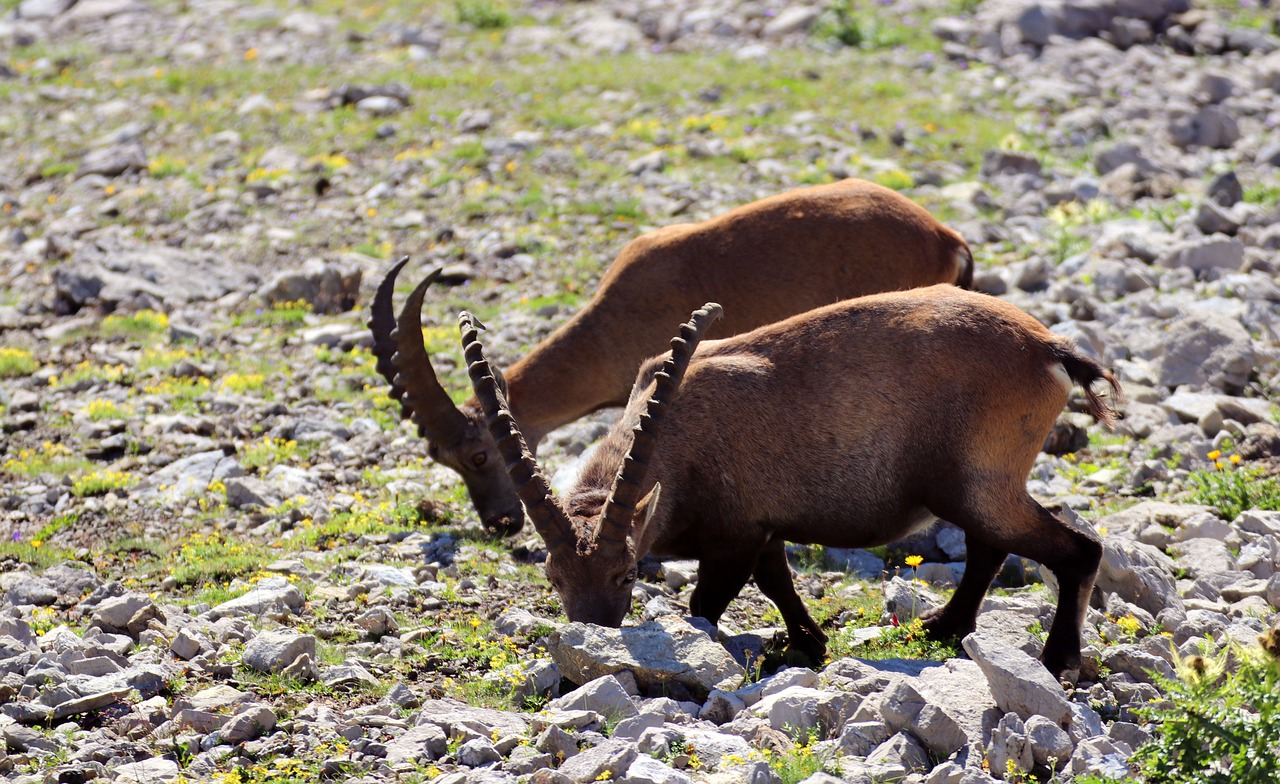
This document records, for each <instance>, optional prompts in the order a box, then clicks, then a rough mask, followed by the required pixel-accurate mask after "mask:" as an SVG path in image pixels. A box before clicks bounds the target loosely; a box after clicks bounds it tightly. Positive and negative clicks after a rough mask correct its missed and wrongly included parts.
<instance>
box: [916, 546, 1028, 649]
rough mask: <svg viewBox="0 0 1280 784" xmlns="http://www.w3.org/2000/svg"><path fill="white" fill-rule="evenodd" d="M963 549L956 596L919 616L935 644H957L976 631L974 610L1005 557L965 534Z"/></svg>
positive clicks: (996, 550) (975, 611)
mask: <svg viewBox="0 0 1280 784" xmlns="http://www.w3.org/2000/svg"><path fill="white" fill-rule="evenodd" d="M965 546H966V549H967V550H968V556H967V558H966V560H965V564H964V575H963V576H962V577H961V578H960V585H959V586H958V587H957V588H956V592H955V593H954V594H952V595H951V601H949V602H947V603H946V605H944V606H942V607H940V608H938V609H937V610H934V611H932V612H928V613H925V614H923V615H922V616H921V618H922V619H923V620H924V628H925V631H927V632H928V633H929V636H930V637H932V638H933V639H935V640H944V641H948V642H950V641H953V640H959V639H960V638H962V637H964V636H965V635H966V634H969V633H970V632H972V631H973V630H974V629H975V628H976V627H977V624H978V608H979V607H981V606H982V599H983V597H985V596H986V595H987V590H988V589H989V588H990V587H991V581H992V580H994V579H995V577H996V574H997V573H998V572H999V571H1000V566H1001V565H1002V564H1004V559H1005V558H1006V557H1007V556H1008V553H1007V552H1005V551H1003V550H1000V549H998V548H996V547H992V546H990V545H988V544H985V543H983V542H980V541H978V540H977V537H975V536H971V535H969V534H966V535H965Z"/></svg>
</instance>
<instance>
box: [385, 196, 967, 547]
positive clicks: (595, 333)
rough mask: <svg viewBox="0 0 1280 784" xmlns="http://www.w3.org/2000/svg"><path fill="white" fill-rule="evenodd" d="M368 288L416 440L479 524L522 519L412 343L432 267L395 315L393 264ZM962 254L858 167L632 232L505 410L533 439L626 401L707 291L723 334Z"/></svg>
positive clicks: (522, 367)
mask: <svg viewBox="0 0 1280 784" xmlns="http://www.w3.org/2000/svg"><path fill="white" fill-rule="evenodd" d="M403 264H404V262H403V261H402V262H401V263H400V264H397V265H395V267H393V268H392V269H391V271H390V272H389V273H387V276H386V277H385V278H384V279H383V281H382V285H381V286H379V288H378V294H377V297H376V298H375V299H374V303H373V308H372V311H373V313H372V318H371V319H370V322H369V326H370V328H371V329H372V331H373V337H374V353H375V354H376V355H377V357H378V366H377V367H378V371H379V372H380V373H381V374H382V375H383V376H384V377H386V379H387V381H388V382H390V384H391V395H392V397H394V398H397V399H400V400H401V401H402V406H403V410H404V414H405V416H409V415H412V417H413V420H414V421H415V422H416V423H417V424H418V428H419V432H421V433H422V434H423V435H425V436H426V438H427V440H428V441H429V444H428V454H429V455H430V456H431V458H432V459H433V460H436V461H438V462H440V463H442V464H444V465H447V466H449V467H450V468H452V469H453V470H454V471H457V472H458V473H459V474H461V476H462V480H463V482H464V483H465V484H466V486H467V492H468V493H470V495H471V501H472V503H473V504H474V505H475V507H476V511H477V512H478V513H479V516H480V520H481V522H482V523H483V524H484V525H485V527H486V528H488V529H489V530H492V531H495V532H497V533H500V534H512V533H515V532H517V531H519V530H520V528H521V526H523V524H524V515H523V514H522V513H521V510H520V502H519V500H518V499H517V498H516V494H515V490H514V489H513V488H512V487H511V482H510V480H509V479H508V478H507V474H506V471H504V470H503V467H502V464H501V461H500V460H499V459H498V454H497V452H496V451H495V450H494V445H493V440H492V439H491V438H490V437H489V434H488V432H487V430H486V428H485V425H484V416H483V413H482V412H481V410H480V407H479V405H478V404H477V403H476V402H475V400H474V399H472V400H468V401H467V402H465V403H463V404H462V405H461V406H460V407H455V406H454V404H453V401H452V400H450V398H449V395H448V393H446V392H445V391H444V389H443V388H442V387H441V385H440V383H439V381H438V380H437V379H436V376H435V372H434V371H433V369H432V367H431V361H430V359H429V358H428V357H427V353H426V350H425V349H424V348H423V345H422V339H421V331H420V329H419V327H420V319H421V315H420V313H421V309H422V299H423V295H424V294H425V292H426V288H427V287H428V286H429V285H430V284H431V282H432V280H434V274H433V275H432V276H430V277H428V278H427V280H425V281H423V283H422V284H421V285H420V286H419V287H418V288H417V289H416V290H415V291H414V292H413V294H412V295H410V297H409V299H408V301H407V302H406V304H405V306H404V309H403V310H402V311H401V313H400V317H399V320H398V327H397V319H396V317H395V315H394V314H393V311H392V293H393V289H394V288H395V281H396V275H397V274H398V273H399V271H400V269H401V267H402V266H403ZM972 279H973V259H972V257H971V256H970V253H969V248H968V246H967V245H966V244H965V242H964V240H963V239H962V238H961V237H960V235H959V234H957V233H955V232H954V231H952V230H951V229H948V228H947V227H945V226H943V225H942V224H940V223H938V222H937V221H936V220H934V219H933V217H932V216H930V215H929V213H928V212H927V211H926V210H925V209H924V208H922V207H920V206H919V205H917V204H916V203H915V202H913V201H911V200H910V199H908V198H907V197H905V196H902V195H901V194H899V193H897V192H896V191H892V190H890V189H888V188H883V187H881V186H879V185H875V184H874V183H870V182H866V181H863V180H844V181H842V182H837V183H833V184H830V185H821V186H816V187H811V188H801V189H799V190H795V191H791V192H788V193H784V194H781V195H779V196H773V197H771V198H767V199H762V200H760V201H756V202H752V203H750V204H747V205H745V206H742V207H739V208H737V209H734V210H731V211H730V212H727V213H725V214H724V215H721V216H719V217H716V218H712V219H710V220H706V221H703V222H701V223H689V224H680V225H675V226H668V227H666V228H662V229H658V230H657V231H653V232H650V233H648V234H644V235H642V236H640V237H638V238H636V239H635V240H633V241H632V242H631V243H630V244H628V245H627V246H626V247H625V248H623V250H622V253H621V254H619V256H618V258H617V259H616V260H615V261H614V263H613V265H612V266H611V267H610V268H609V269H608V270H607V271H606V272H605V275H604V277H603V279H602V280H601V281H600V287H599V289H598V290H597V292H596V294H595V296H594V297H593V298H592V299H591V301H590V302H588V303H587V304H586V305H585V306H584V307H583V308H582V310H580V311H579V312H578V313H577V314H576V315H575V316H574V317H573V318H571V319H570V320H569V321H568V322H566V323H565V324H564V325H562V326H561V327H560V328H559V329H557V330H556V331H555V332H554V333H552V334H551V335H550V336H548V337H547V338H546V339H545V340H543V341H542V342H541V343H539V344H538V345H537V346H535V347H534V348H533V350H532V351H530V352H529V354H528V355H527V356H525V357H524V358H523V359H521V360H520V361H519V362H516V363H515V364H513V365H512V366H511V367H510V368H509V369H508V370H507V374H506V384H507V395H508V400H509V401H510V405H511V412H512V414H513V415H514V416H515V417H516V421H518V422H519V423H520V426H521V427H522V428H523V429H524V433H525V438H526V439H527V442H528V444H529V445H530V447H531V448H532V449H533V450H534V451H535V452H536V450H537V445H538V442H539V441H541V440H542V438H543V436H545V435H546V434H547V433H548V432H550V431H551V430H554V429H555V428H557V427H559V426H561V425H563V424H565V423H567V422H572V421H573V420H575V419H578V418H579V417H582V416H584V415H586V414H589V413H591V412H592V411H595V410H597V409H600V408H604V407H606V406H620V405H623V404H624V403H626V401H627V395H628V393H629V392H630V391H631V384H632V382H633V381H635V374H636V368H638V367H639V366H640V363H641V362H643V361H644V360H645V359H647V358H649V357H651V356H653V355H654V354H657V353H659V352H661V351H662V350H663V349H664V347H665V346H666V341H667V338H668V337H670V334H669V333H670V329H671V325H672V324H675V323H678V322H679V321H680V320H681V319H683V318H684V317H685V316H686V315H687V314H688V313H689V311H691V310H693V309H694V308H696V307H698V306H699V305H701V304H702V303H703V302H706V301H707V300H709V299H716V300H718V301H719V302H721V303H722V304H724V306H725V307H726V308H728V312H729V315H728V316H727V317H726V318H725V319H724V320H723V321H722V322H721V323H720V324H718V325H717V334H718V335H721V336H728V335H736V334H738V333H740V332H746V331H747V330H750V329H755V328H756V327H758V326H761V325H763V324H769V323H772V322H775V321H780V320H781V319H784V318H787V317H788V316H793V315H795V314H797V313H803V312H804V311H807V310H811V309H813V308H816V307H820V306H822V305H828V304H830V303H832V302H836V301H838V300H842V299H849V298H851V297H858V296H862V295H865V294H874V293H878V292H882V291H894V290H898V289H908V288H914V287H917V286H929V285H932V284H935V283H954V284H958V285H961V286H966V287H967V286H969V285H970V283H971V282H972Z"/></svg>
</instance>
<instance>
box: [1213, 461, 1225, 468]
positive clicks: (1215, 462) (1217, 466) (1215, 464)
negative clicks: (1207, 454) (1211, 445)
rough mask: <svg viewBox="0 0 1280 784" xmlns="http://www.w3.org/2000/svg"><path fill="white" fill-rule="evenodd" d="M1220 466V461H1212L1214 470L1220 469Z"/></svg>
mask: <svg viewBox="0 0 1280 784" xmlns="http://www.w3.org/2000/svg"><path fill="white" fill-rule="evenodd" d="M1222 465H1223V464H1222V461H1221V460H1214V461H1213V467H1214V468H1222Z"/></svg>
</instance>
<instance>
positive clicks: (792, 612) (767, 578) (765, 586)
mask: <svg viewBox="0 0 1280 784" xmlns="http://www.w3.org/2000/svg"><path fill="white" fill-rule="evenodd" d="M755 578H756V586H757V587H759V588H760V591H761V593H763V594H764V595H765V596H767V597H769V600H770V601H772V602H773V603H774V604H776V605H778V611H779V612H781V613H782V619H783V621H785V622H786V624H787V636H788V637H789V638H790V639H791V645H790V647H791V648H792V649H793V650H796V651H799V652H800V653H803V654H804V655H805V656H808V657H809V658H810V659H812V660H813V662H814V663H815V664H818V665H821V664H822V660H823V659H824V658H825V657H826V655H827V635H826V634H824V633H823V631H822V629H821V628H819V626H818V624H817V622H816V621H814V620H813V616H811V615H810V614H809V609H808V608H807V607H805V606H804V602H803V601H802V600H801V599H800V594H798V593H796V586H795V583H794V582H793V581H792V579H791V565H790V564H789V563H787V548H786V542H784V541H782V540H781V539H775V540H774V541H772V542H770V543H769V544H767V545H766V546H765V549H764V551H763V552H761V553H760V560H758V561H757V562H756V570H755Z"/></svg>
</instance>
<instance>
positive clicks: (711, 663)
mask: <svg viewBox="0 0 1280 784" xmlns="http://www.w3.org/2000/svg"><path fill="white" fill-rule="evenodd" d="M550 653H551V657H552V659H554V660H555V662H556V664H557V665H558V666H559V667H560V671H561V672H562V673H564V676H565V677H566V678H568V679H569V680H571V681H574V682H576V683H587V682H589V681H592V680H595V679H596V678H599V677H601V676H604V675H609V674H611V673H615V672H621V671H622V670H630V671H631V672H632V674H634V675H635V678H636V682H637V683H638V684H639V685H640V688H641V689H643V690H645V691H649V690H654V691H661V690H662V688H663V686H664V685H666V684H670V683H672V682H674V683H680V684H683V685H684V686H686V687H688V688H690V689H693V690H694V691H696V692H699V693H701V694H706V693H708V692H710V691H711V690H712V689H716V688H723V689H732V688H734V687H736V686H737V685H738V684H739V683H741V681H742V678H743V676H744V675H745V672H746V671H745V670H744V669H743V668H742V666H741V665H739V664H738V663H737V662H736V661H734V659H733V657H732V656H730V655H729V652H728V651H726V650H725V649H724V647H723V646H721V645H719V644H717V643H716V642H715V641H714V640H712V639H711V638H710V637H708V636H707V634H706V633H705V632H703V631H701V630H700V629H698V628H696V627H694V626H692V625H690V624H689V623H688V622H687V621H684V620H682V619H679V618H676V617H674V616H664V617H661V618H656V619H654V620H652V621H649V622H648V623H645V624H643V625H641V626H631V627H626V628H622V629H609V628H605V627H603V626H596V625H594V624H584V623H570V624H568V625H566V626H564V627H561V628H560V629H558V630H556V631H555V632H553V633H552V635H551V644H550Z"/></svg>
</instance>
